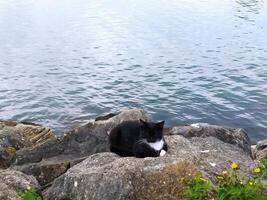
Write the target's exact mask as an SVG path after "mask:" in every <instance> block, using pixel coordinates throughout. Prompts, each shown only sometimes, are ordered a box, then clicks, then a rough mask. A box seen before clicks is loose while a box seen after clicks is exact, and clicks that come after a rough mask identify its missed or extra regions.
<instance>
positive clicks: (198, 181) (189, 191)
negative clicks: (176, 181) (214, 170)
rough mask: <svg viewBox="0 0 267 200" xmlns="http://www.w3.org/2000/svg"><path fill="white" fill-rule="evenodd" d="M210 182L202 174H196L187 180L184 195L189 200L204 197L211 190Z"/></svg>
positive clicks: (199, 199)
mask: <svg viewBox="0 0 267 200" xmlns="http://www.w3.org/2000/svg"><path fill="white" fill-rule="evenodd" d="M211 189H212V187H211V182H210V181H209V180H207V179H205V178H203V177H202V176H200V175H198V176H196V177H194V178H193V180H191V181H189V182H188V185H187V188H186V190H185V197H186V199H189V200H194V199H196V200H201V199H205V198H206V197H207V196H208V194H209V193H210V192H211Z"/></svg>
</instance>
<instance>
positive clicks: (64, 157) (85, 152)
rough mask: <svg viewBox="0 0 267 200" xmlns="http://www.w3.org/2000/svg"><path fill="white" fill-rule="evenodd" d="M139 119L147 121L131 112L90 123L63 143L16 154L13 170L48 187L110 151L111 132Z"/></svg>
mask: <svg viewBox="0 0 267 200" xmlns="http://www.w3.org/2000/svg"><path fill="white" fill-rule="evenodd" d="M139 119H143V120H148V117H147V115H146V114H145V112H144V111H143V110H141V109H131V110H127V111H123V112H121V113H119V114H117V115H115V116H113V117H108V118H107V119H106V120H103V119H102V120H98V121H95V122H94V123H88V124H86V125H84V126H81V127H78V128H76V129H74V130H73V131H71V132H69V133H66V134H65V136H64V137H63V138H61V139H57V140H53V141H49V142H47V143H45V144H43V145H39V146H37V147H35V148H27V149H24V150H22V151H19V152H17V154H16V156H15V162H14V163H13V164H12V168H14V169H16V170H19V171H22V172H24V173H26V174H30V175H34V176H35V177H36V178H37V180H38V181H39V182H40V184H41V185H46V184H47V183H49V182H51V181H52V180H53V179H54V178H56V177H57V176H59V175H61V174H63V173H65V171H66V170H67V169H68V168H69V167H70V166H73V165H74V164H77V163H79V162H81V161H82V160H83V159H85V158H86V157H88V156H89V155H92V154H95V153H98V152H106V151H109V144H108V133H109V132H110V130H111V129H112V128H113V127H115V126H116V125H118V124H119V123H121V122H123V121H129V120H139Z"/></svg>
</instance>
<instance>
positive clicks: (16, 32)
mask: <svg viewBox="0 0 267 200" xmlns="http://www.w3.org/2000/svg"><path fill="white" fill-rule="evenodd" d="M129 107H141V108H144V109H145V110H146V111H148V112H149V113H150V114H151V115H152V117H153V118H154V119H156V120H160V119H165V120H166V122H167V125H169V126H170V125H175V124H184V123H195V122H208V123H212V124H222V125H227V126H231V127H243V128H245V129H246V130H247V131H248V132H249V134H250V136H251V137H252V139H253V141H256V140H258V139H261V138H264V137H266V136H267V1H264V0H168V1H167V0H146V1H144V0H127V1H126V0H56V1H55V0H23V1H18V0H0V118H1V119H14V120H26V121H33V122H37V123H42V124H46V125H48V126H50V127H52V128H53V129H55V130H56V132H58V133H59V134H60V133H62V132H63V131H66V130H68V129H70V128H72V127H74V126H77V125H79V124H81V123H84V122H85V121H86V120H89V119H91V118H94V117H95V116H97V115H99V114H102V113H108V112H114V111H119V110H122V109H125V108H129Z"/></svg>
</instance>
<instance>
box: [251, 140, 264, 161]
mask: <svg viewBox="0 0 267 200" xmlns="http://www.w3.org/2000/svg"><path fill="white" fill-rule="evenodd" d="M253 155H254V157H255V158H256V159H258V160H260V159H262V158H267V139H265V140H261V141H259V142H257V145H256V146H255V147H254V149H253Z"/></svg>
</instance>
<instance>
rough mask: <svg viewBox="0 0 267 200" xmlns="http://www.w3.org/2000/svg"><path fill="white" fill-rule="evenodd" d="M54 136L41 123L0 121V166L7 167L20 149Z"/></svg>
mask: <svg viewBox="0 0 267 200" xmlns="http://www.w3.org/2000/svg"><path fill="white" fill-rule="evenodd" d="M55 138H56V137H55V135H54V134H53V133H52V131H51V130H50V129H49V128H46V127H43V126H41V125H37V124H32V123H17V122H14V121H0V168H7V167H9V165H10V164H11V162H12V160H13V158H14V157H15V155H16V153H17V152H18V151H19V150H20V149H22V148H28V147H35V146H38V145H41V144H44V143H46V142H48V141H50V140H55Z"/></svg>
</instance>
